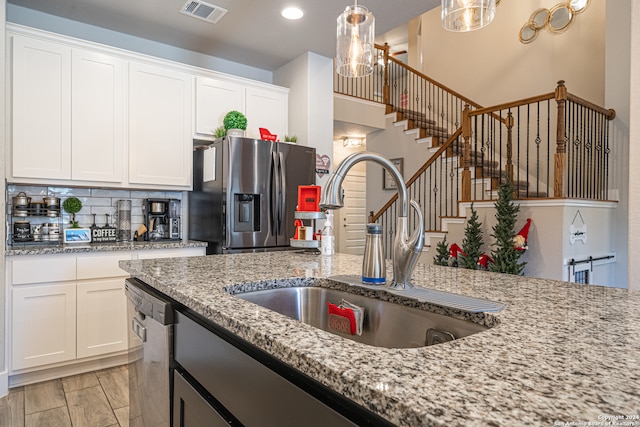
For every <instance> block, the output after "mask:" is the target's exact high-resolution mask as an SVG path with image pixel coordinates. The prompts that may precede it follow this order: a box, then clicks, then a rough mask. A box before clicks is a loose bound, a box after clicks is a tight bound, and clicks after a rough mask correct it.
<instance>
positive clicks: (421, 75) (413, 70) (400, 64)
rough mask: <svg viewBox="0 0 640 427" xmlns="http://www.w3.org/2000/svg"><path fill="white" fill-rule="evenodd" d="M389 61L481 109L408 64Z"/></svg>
mask: <svg viewBox="0 0 640 427" xmlns="http://www.w3.org/2000/svg"><path fill="white" fill-rule="evenodd" d="M376 47H377V48H381V47H380V46H379V45H376ZM382 49H384V47H382ZM389 61H390V62H394V63H395V64H396V65H398V66H400V67H402V68H404V69H405V70H407V71H411V72H412V73H414V74H416V75H417V76H419V77H421V78H423V79H425V80H426V81H428V82H429V83H431V84H433V85H434V86H438V87H439V88H440V89H442V90H445V91H447V92H449V93H450V94H451V95H453V96H455V97H457V98H460V99H461V100H462V101H464V102H465V103H467V104H469V105H471V106H473V107H474V108H481V107H482V106H481V105H480V104H478V103H477V102H474V101H472V100H471V99H469V98H467V97H466V96H463V95H461V94H460V93H458V92H456V91H455V90H453V89H450V88H448V87H447V86H445V85H443V84H442V83H440V82H438V81H436V80H433V79H432V78H431V77H428V76H427V75H425V74H423V73H421V72H420V71H418V70H416V69H415V68H411V67H409V66H408V65H407V64H405V63H404V62H402V61H399V60H397V59H396V58H394V57H391V56H390V57H389Z"/></svg>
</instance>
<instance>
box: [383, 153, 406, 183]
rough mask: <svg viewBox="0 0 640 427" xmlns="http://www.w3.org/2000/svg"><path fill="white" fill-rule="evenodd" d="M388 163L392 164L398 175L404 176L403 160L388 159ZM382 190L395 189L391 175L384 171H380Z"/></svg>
mask: <svg viewBox="0 0 640 427" xmlns="http://www.w3.org/2000/svg"><path fill="white" fill-rule="evenodd" d="M389 161H390V162H391V163H393V166H395V167H396V169H398V171H399V172H400V175H403V174H404V170H403V169H404V159H402V158H399V159H389ZM382 189H383V190H395V189H396V182H395V181H394V180H393V177H391V174H390V173H389V172H387V170H386V169H382Z"/></svg>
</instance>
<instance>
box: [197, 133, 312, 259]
mask: <svg viewBox="0 0 640 427" xmlns="http://www.w3.org/2000/svg"><path fill="white" fill-rule="evenodd" d="M206 144H210V145H206ZM194 145H195V146H196V149H195V150H194V154H193V159H194V162H193V191H192V192H191V193H189V238H190V239H194V240H201V241H206V242H208V243H209V246H208V247H207V254H212V253H223V252H241V251H256V250H278V249H286V248H288V247H289V239H290V238H291V237H293V235H294V233H295V227H294V212H295V210H296V204H297V194H298V185H312V184H314V183H315V162H316V159H315V156H316V151H315V148H311V147H304V146H298V145H294V144H286V143H279V142H272V141H263V140H258V139H249V138H240V137H226V138H223V139H222V140H218V141H215V142H214V143H210V142H209V141H194Z"/></svg>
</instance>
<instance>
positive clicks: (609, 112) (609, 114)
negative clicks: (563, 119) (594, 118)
mask: <svg viewBox="0 0 640 427" xmlns="http://www.w3.org/2000/svg"><path fill="white" fill-rule="evenodd" d="M567 99H568V100H569V101H572V102H575V103H576V104H580V105H582V106H583V107H587V108H589V109H591V110H595V111H597V112H598V113H601V114H603V115H604V117H605V118H606V119H607V120H613V119H615V118H616V110H614V109H613V108H609V109H606V108H602V107H600V106H598V105H596V104H594V103H593V102H589V101H587V100H586V99H582V98H580V97H579V96H576V95H573V94H571V93H567Z"/></svg>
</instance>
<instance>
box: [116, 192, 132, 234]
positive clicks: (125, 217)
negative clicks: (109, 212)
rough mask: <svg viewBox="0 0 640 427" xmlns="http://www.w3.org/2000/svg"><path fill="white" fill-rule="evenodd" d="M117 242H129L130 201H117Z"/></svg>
mask: <svg viewBox="0 0 640 427" xmlns="http://www.w3.org/2000/svg"><path fill="white" fill-rule="evenodd" d="M118 241H120V242H129V241H131V200H128V199H126V200H118Z"/></svg>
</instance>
